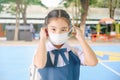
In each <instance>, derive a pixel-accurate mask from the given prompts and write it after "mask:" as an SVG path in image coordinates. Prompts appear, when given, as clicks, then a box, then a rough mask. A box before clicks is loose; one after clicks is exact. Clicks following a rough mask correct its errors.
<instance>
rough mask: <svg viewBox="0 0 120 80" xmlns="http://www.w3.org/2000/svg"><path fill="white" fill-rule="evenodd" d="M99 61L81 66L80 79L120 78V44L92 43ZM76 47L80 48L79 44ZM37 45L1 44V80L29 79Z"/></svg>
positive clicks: (113, 79)
mask: <svg viewBox="0 0 120 80" xmlns="http://www.w3.org/2000/svg"><path fill="white" fill-rule="evenodd" d="M90 46H91V48H92V49H93V50H94V51H95V53H96V55H97V57H98V59H99V63H98V65H97V66H95V67H88V66H81V72H80V80H120V67H119V66H120V45H119V44H112V45H110V44H107V45H105V44H100V45H90ZM75 47H78V48H80V46H79V45H76V46H75ZM36 48H37V45H36V44H35V45H1V46H0V55H1V56H0V80H16V79H17V80H29V78H30V73H29V71H30V65H31V63H32V59H33V55H34V52H35V49H36Z"/></svg>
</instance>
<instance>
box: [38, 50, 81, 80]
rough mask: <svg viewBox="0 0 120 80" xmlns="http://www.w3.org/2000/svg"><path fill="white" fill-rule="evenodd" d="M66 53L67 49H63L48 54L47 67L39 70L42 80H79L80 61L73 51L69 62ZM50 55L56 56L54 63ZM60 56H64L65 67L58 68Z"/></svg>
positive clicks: (70, 53) (70, 52)
mask: <svg viewBox="0 0 120 80" xmlns="http://www.w3.org/2000/svg"><path fill="white" fill-rule="evenodd" d="M66 51H67V49H66V48H62V49H56V50H52V53H50V52H48V53H47V62H46V66H45V67H44V68H43V69H38V72H39V74H40V76H41V79H40V80H79V73H80V64H81V63H80V59H79V58H78V57H77V56H76V55H75V54H74V53H73V52H72V51H69V52H68V53H69V60H67V58H66V56H65V54H64V53H65V52H66ZM50 54H54V55H55V59H54V63H52V61H51V58H50ZM59 55H61V56H62V58H63V61H64V62H65V64H66V65H65V66H62V67H57V62H58V56H59Z"/></svg>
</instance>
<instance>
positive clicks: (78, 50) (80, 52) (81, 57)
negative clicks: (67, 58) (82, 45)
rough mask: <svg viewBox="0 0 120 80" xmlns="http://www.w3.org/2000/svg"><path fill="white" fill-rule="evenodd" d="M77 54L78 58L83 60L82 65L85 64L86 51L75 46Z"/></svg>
mask: <svg viewBox="0 0 120 80" xmlns="http://www.w3.org/2000/svg"><path fill="white" fill-rule="evenodd" d="M74 52H75V54H76V55H77V56H78V58H79V59H80V61H81V65H85V59H84V53H83V51H81V50H80V49H79V48H74Z"/></svg>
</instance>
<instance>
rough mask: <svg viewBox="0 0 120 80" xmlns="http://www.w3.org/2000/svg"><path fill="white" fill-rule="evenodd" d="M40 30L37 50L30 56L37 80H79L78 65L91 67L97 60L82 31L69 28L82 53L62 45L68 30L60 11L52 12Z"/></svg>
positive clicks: (66, 19)
mask: <svg viewBox="0 0 120 80" xmlns="http://www.w3.org/2000/svg"><path fill="white" fill-rule="evenodd" d="M45 26H46V27H43V28H41V32H40V41H39V44H38V45H39V46H38V49H37V51H36V54H35V56H34V65H35V66H36V67H37V68H38V72H39V74H40V76H41V79H40V80H79V73H80V65H86V66H95V65H96V64H97V62H98V61H97V58H96V55H95V53H94V52H93V50H92V49H91V48H90V47H89V45H88V44H87V42H86V41H85V39H84V36H83V34H82V31H81V30H80V29H79V28H78V27H73V29H74V30H75V32H76V34H75V35H74V36H75V37H76V38H77V40H78V41H79V43H78V44H80V45H81V47H82V51H81V50H79V49H77V48H73V47H70V46H69V45H68V44H67V43H66V41H67V39H68V37H69V36H68V34H69V32H70V30H71V27H70V26H71V20H70V17H69V15H68V13H67V12H66V11H64V10H61V9H58V10H52V11H51V12H49V13H48V15H47V16H46V18H45Z"/></svg>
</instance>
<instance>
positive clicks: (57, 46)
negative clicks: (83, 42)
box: [54, 44, 63, 49]
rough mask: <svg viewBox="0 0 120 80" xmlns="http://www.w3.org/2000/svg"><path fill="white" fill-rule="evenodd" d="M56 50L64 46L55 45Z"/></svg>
mask: <svg viewBox="0 0 120 80" xmlns="http://www.w3.org/2000/svg"><path fill="white" fill-rule="evenodd" d="M54 46H55V47H56V48H58V49H59V48H61V47H62V46H63V44H61V45H54Z"/></svg>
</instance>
